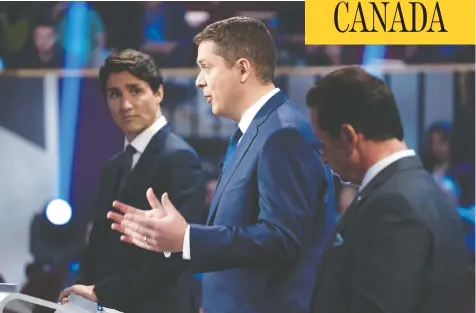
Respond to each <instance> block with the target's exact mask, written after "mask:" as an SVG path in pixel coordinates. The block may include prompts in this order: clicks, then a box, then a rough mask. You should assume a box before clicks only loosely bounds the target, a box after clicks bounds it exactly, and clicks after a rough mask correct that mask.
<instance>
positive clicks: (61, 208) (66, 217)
mask: <svg viewBox="0 0 476 313" xmlns="http://www.w3.org/2000/svg"><path fill="white" fill-rule="evenodd" d="M72 215H73V211H72V209H71V206H70V205H69V203H68V202H66V201H64V200H61V199H55V200H53V201H51V202H50V203H49V204H48V206H47V207H46V218H47V219H48V221H50V222H51V223H52V224H54V225H65V224H67V223H69V221H70V220H71V217H72Z"/></svg>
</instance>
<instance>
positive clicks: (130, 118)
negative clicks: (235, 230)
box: [122, 115, 134, 122]
mask: <svg viewBox="0 0 476 313" xmlns="http://www.w3.org/2000/svg"><path fill="white" fill-rule="evenodd" d="M133 119H134V116H133V115H123V116H122V120H123V121H124V122H130V121H132V120H133Z"/></svg>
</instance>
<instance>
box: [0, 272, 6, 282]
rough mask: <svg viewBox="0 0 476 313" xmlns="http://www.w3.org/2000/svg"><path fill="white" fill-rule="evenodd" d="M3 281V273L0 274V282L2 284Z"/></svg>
mask: <svg viewBox="0 0 476 313" xmlns="http://www.w3.org/2000/svg"><path fill="white" fill-rule="evenodd" d="M3 283H5V278H3V275H2V274H0V284H3Z"/></svg>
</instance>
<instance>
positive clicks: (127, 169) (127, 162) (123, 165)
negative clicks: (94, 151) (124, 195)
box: [118, 144, 137, 192]
mask: <svg viewBox="0 0 476 313" xmlns="http://www.w3.org/2000/svg"><path fill="white" fill-rule="evenodd" d="M136 152H137V150H136V149H135V148H134V147H133V146H132V145H130V144H129V145H127V147H126V149H125V150H124V151H123V152H122V155H121V162H120V165H119V166H120V181H119V190H118V192H121V190H122V188H123V187H124V185H125V184H126V181H127V179H128V178H129V175H130V173H131V171H132V157H133V156H134V154H136Z"/></svg>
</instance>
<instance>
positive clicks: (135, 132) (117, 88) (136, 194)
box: [61, 50, 205, 313]
mask: <svg viewBox="0 0 476 313" xmlns="http://www.w3.org/2000/svg"><path fill="white" fill-rule="evenodd" d="M99 80H100V86H101V89H102V90H103V91H104V92H105V94H106V100H107V104H108V106H109V110H110V112H111V115H112V118H113V120H114V122H115V123H116V124H117V126H118V127H119V128H120V129H121V130H122V131H123V132H124V135H125V137H126V138H125V149H124V150H123V151H122V152H120V153H118V154H117V155H115V156H114V157H113V158H112V159H111V160H110V161H109V162H108V163H107V164H106V165H105V167H104V169H103V171H102V175H101V183H100V186H99V193H98V197H97V201H96V203H95V207H94V213H95V221H94V226H93V228H92V231H91V237H90V239H89V246H88V248H87V251H86V252H85V255H84V258H83V260H82V262H81V265H80V273H79V279H78V281H77V284H76V285H74V286H72V287H70V288H68V289H67V290H65V291H64V292H63V293H62V295H61V298H62V299H63V300H64V298H66V297H67V296H68V295H69V294H70V293H75V294H78V295H81V296H83V297H86V298H88V299H90V300H93V301H97V302H98V303H99V304H100V305H103V306H106V307H110V308H113V309H117V310H119V311H122V312H126V313H129V312H131V313H132V312H133V313H139V312H144V313H150V312H177V313H179V312H180V313H182V312H189V309H191V308H189V307H187V305H189V304H191V303H190V301H189V298H188V295H189V292H191V289H190V288H191V286H183V285H181V284H180V282H182V281H183V282H187V281H188V282H192V276H191V275H192V274H191V273H190V272H185V271H183V270H180V272H179V274H181V276H182V277H181V278H183V279H181V280H180V282H179V283H177V282H176V280H175V281H174V282H173V284H172V285H170V286H167V287H164V286H163V285H162V284H161V281H160V277H161V275H164V273H166V272H167V271H168V270H169V268H170V267H171V266H174V264H173V263H177V262H180V261H181V260H178V261H176V260H174V259H172V260H166V259H165V257H164V255H162V256H157V254H154V253H150V252H148V251H144V250H142V249H138V248H136V247H133V246H130V245H126V244H124V243H122V242H121V241H120V240H119V237H120V236H119V235H118V233H117V232H114V231H113V230H112V229H111V222H110V221H109V220H108V219H107V218H106V213H107V212H108V211H109V210H110V209H111V205H112V202H113V200H115V199H119V200H121V201H125V202H128V203H133V204H134V205H137V206H139V207H141V208H144V210H146V211H147V210H149V209H150V207H149V205H148V201H147V198H150V196H151V194H152V193H153V191H155V192H159V193H163V192H167V193H169V194H170V197H171V198H172V199H173V200H172V201H174V202H176V203H177V208H178V210H179V211H180V212H181V214H183V215H184V216H185V217H186V218H187V219H189V220H193V221H194V222H195V223H204V222H205V221H204V220H203V219H202V216H203V209H202V208H203V203H204V201H205V182H204V177H203V173H202V170H201V165H200V162H199V159H198V157H197V154H196V153H195V151H194V150H193V149H192V148H191V147H190V146H189V145H188V144H187V143H186V142H185V141H184V140H183V139H182V138H180V137H178V136H177V135H175V134H174V133H172V131H171V129H170V126H169V125H168V124H167V121H166V119H165V117H164V116H163V115H162V113H161V110H160V103H161V101H162V98H163V95H164V91H163V78H162V75H161V73H160V71H159V69H158V68H157V66H156V65H155V63H154V61H153V60H152V58H151V57H150V56H149V55H147V54H144V53H141V52H138V51H135V50H125V51H121V52H118V53H113V54H111V55H110V56H109V57H108V58H107V59H106V62H105V64H104V66H102V67H101V69H100V71H99ZM152 190H153V191H152ZM146 193H147V196H146ZM146 211H144V212H146ZM171 262H172V263H171ZM187 287H188V290H187ZM181 288H182V289H181Z"/></svg>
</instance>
